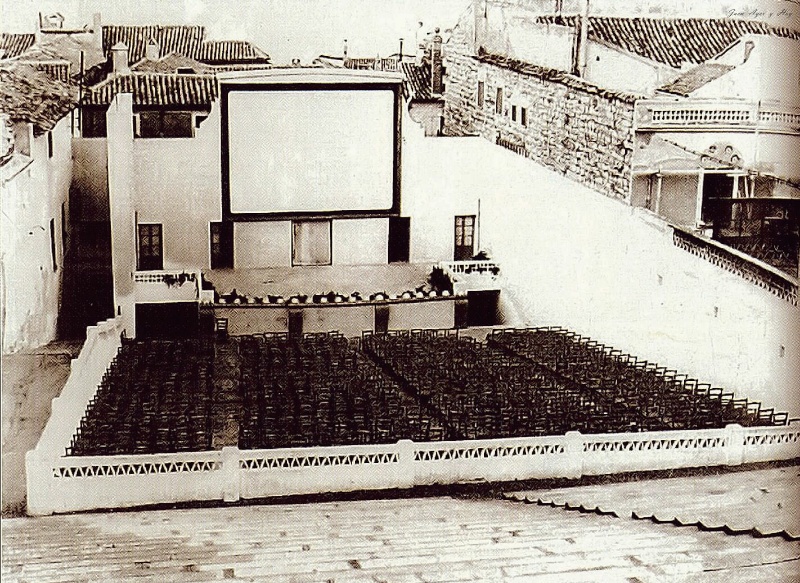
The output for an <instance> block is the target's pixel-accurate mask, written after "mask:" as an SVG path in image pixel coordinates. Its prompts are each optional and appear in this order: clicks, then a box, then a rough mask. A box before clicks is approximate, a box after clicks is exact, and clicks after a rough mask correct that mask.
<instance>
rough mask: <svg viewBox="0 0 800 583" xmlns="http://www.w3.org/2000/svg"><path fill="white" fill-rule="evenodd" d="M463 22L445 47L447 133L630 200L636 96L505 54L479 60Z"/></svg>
mask: <svg viewBox="0 0 800 583" xmlns="http://www.w3.org/2000/svg"><path fill="white" fill-rule="evenodd" d="M468 18H469V17H467V18H466V19H464V20H462V22H461V23H459V26H458V27H456V29H455V30H454V31H453V36H452V37H451V38H450V41H449V42H448V43H447V45H446V47H445V67H446V71H447V79H446V82H445V129H444V131H445V133H446V134H448V135H453V136H459V135H480V136H482V137H484V138H485V139H487V140H490V141H492V142H495V143H498V144H500V145H503V146H505V147H506V148H508V149H511V150H513V151H515V152H517V153H518V154H521V155H524V156H527V157H529V158H531V159H533V160H535V161H537V162H539V163H540V164H543V165H544V166H547V167H549V168H552V169H553V170H556V171H558V172H560V173H562V174H564V175H566V176H567V177H569V178H572V179H574V180H577V181H579V182H581V183H583V184H585V185H586V186H589V187H590V188H592V189H594V190H597V191H599V192H601V193H603V194H606V195H608V196H611V197H613V198H619V199H628V197H629V193H630V188H631V158H632V154H633V138H634V128H633V119H634V114H633V106H634V101H635V99H636V96H634V95H631V94H626V93H621V92H613V91H606V90H603V89H600V88H598V87H596V86H594V85H591V84H589V83H586V82H585V81H583V80H581V79H579V78H577V77H573V76H571V75H567V74H566V73H563V72H560V71H556V70H553V69H546V68H542V67H538V66H535V65H532V64H529V63H525V62H522V61H517V60H513V59H508V58H505V57H503V56H498V55H493V54H487V53H481V54H480V55H476V54H474V51H473V49H472V45H473V43H472V37H473V33H472V30H471V26H470V24H471V23H469V22H468V20H467V19H468ZM479 81H482V82H483V86H484V98H483V104H482V105H481V106H479V105H478V82H479ZM498 88H502V105H501V108H500V110H501V111H500V112H498V111H497V101H496V100H497V95H498ZM514 108H516V115H514V111H513V110H514ZM522 108H525V114H526V120H525V125H523V123H522V119H521V118H522ZM515 117H516V119H514V118H515Z"/></svg>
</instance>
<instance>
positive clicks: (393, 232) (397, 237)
mask: <svg viewBox="0 0 800 583" xmlns="http://www.w3.org/2000/svg"><path fill="white" fill-rule="evenodd" d="M410 234H411V218H410V217H389V263H408V257H409V247H410V238H411V236H410Z"/></svg>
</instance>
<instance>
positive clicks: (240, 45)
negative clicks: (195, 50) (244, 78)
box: [197, 40, 270, 64]
mask: <svg viewBox="0 0 800 583" xmlns="http://www.w3.org/2000/svg"><path fill="white" fill-rule="evenodd" d="M197 60H199V61H203V62H204V63H209V64H216V63H253V62H258V63H269V62H270V59H269V55H268V54H267V53H265V52H264V51H262V50H261V49H260V48H258V47H257V46H255V45H254V44H253V43H251V42H248V41H243V40H208V41H205V42H204V43H203V45H202V47H201V50H200V54H199V55H198V56H197Z"/></svg>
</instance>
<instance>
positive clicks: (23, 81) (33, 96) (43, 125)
mask: <svg viewBox="0 0 800 583" xmlns="http://www.w3.org/2000/svg"><path fill="white" fill-rule="evenodd" d="M75 104H76V95H75V91H74V90H73V89H72V88H71V87H70V86H69V85H67V84H66V83H62V82H60V81H56V80H55V79H53V78H51V77H49V76H47V75H46V74H44V73H42V72H39V71H36V70H35V69H34V68H33V67H31V66H29V65H25V64H14V65H4V66H2V67H0V113H4V114H6V115H8V116H9V117H10V118H11V119H14V120H22V121H27V122H31V123H33V125H34V133H36V134H37V135H39V134H42V133H44V132H46V131H48V130H51V129H53V127H55V125H56V123H58V121H59V120H60V119H61V118H63V117H64V116H65V115H67V113H69V111H70V110H72V109H73V108H74V107H75Z"/></svg>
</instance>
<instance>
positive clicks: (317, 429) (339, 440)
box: [68, 328, 787, 455]
mask: <svg viewBox="0 0 800 583" xmlns="http://www.w3.org/2000/svg"><path fill="white" fill-rule="evenodd" d="M215 371H216V372H215ZM223 418H224V419H223ZM229 418H230V419H229ZM221 419H223V421H224V420H228V421H231V420H232V421H233V425H232V427H233V430H232V433H231V438H232V439H233V440H234V441H233V442H234V443H235V442H236V435H237V431H238V446H239V447H240V448H242V449H271V448H281V447H310V446H331V445H351V444H380V443H394V442H396V441H397V440H399V439H411V440H414V441H440V440H464V439H491V438H503V437H525V436H541V435H562V434H564V433H565V432H567V431H575V430H577V431H580V432H582V433H619V432H639V431H658V430H670V429H706V428H721V427H724V426H725V425H727V424H729V423H739V424H741V425H744V426H754V425H780V424H785V423H786V422H787V416H786V414H785V413H776V412H775V411H774V410H772V409H762V408H761V405H760V403H754V402H750V401H748V400H747V399H736V398H735V397H734V395H733V394H732V393H728V392H725V391H723V390H722V389H717V388H713V387H711V386H710V385H705V384H702V383H700V382H698V381H697V380H695V379H691V378H687V377H686V376H685V375H680V374H678V373H677V372H676V371H673V370H667V369H665V368H663V367H659V366H658V365H656V364H653V363H649V362H646V361H640V360H638V359H637V358H636V357H633V356H631V355H628V354H624V353H622V352H620V351H618V350H614V349H612V348H610V347H608V346H605V345H603V344H599V343H597V342H594V341H592V340H590V339H588V338H584V337H581V336H579V335H577V334H574V333H571V332H569V331H567V330H563V329H560V328H534V329H525V330H518V329H506V330H495V331H493V332H492V333H491V334H490V335H489V336H488V337H487V340H486V341H485V342H480V341H477V340H475V339H474V338H471V337H465V336H461V335H459V334H458V332H457V331H455V330H414V331H399V332H390V333H388V334H373V333H365V334H364V335H363V336H362V337H361V338H360V339H350V340H348V339H347V338H345V337H344V336H342V335H341V334H339V333H335V332H334V333H322V334H305V335H302V336H292V335H287V334H259V335H250V336H232V337H222V336H217V337H212V336H208V337H204V338H200V339H189V340H124V342H123V345H122V347H121V348H120V350H119V353H118V354H117V356H116V357H115V358H114V360H113V362H112V364H111V366H110V367H109V369H108V371H107V373H106V375H105V377H104V378H103V381H102V384H101V386H100V388H99V389H98V391H97V393H96V395H95V397H94V398H93V399H92V401H91V403H90V404H89V406H88V408H87V411H86V415H85V416H84V418H83V420H82V421H81V424H80V427H79V428H78V431H77V433H76V434H75V437H74V438H73V441H72V444H71V447H70V448H69V449H68V453H69V454H72V455H114V454H140V453H141V454H147V453H166V452H180V451H202V450H209V449H212V448H214V447H217V448H218V447H221V445H220V444H219V442H217V441H216V440H215V439H216V438H215V435H216V432H218V431H219V428H220V427H226V426H227V425H226V424H225V423H227V421H226V422H225V423H220V420H221ZM215 427H216V428H217V429H215ZM228 443H230V442H228ZM223 445H224V444H223Z"/></svg>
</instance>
